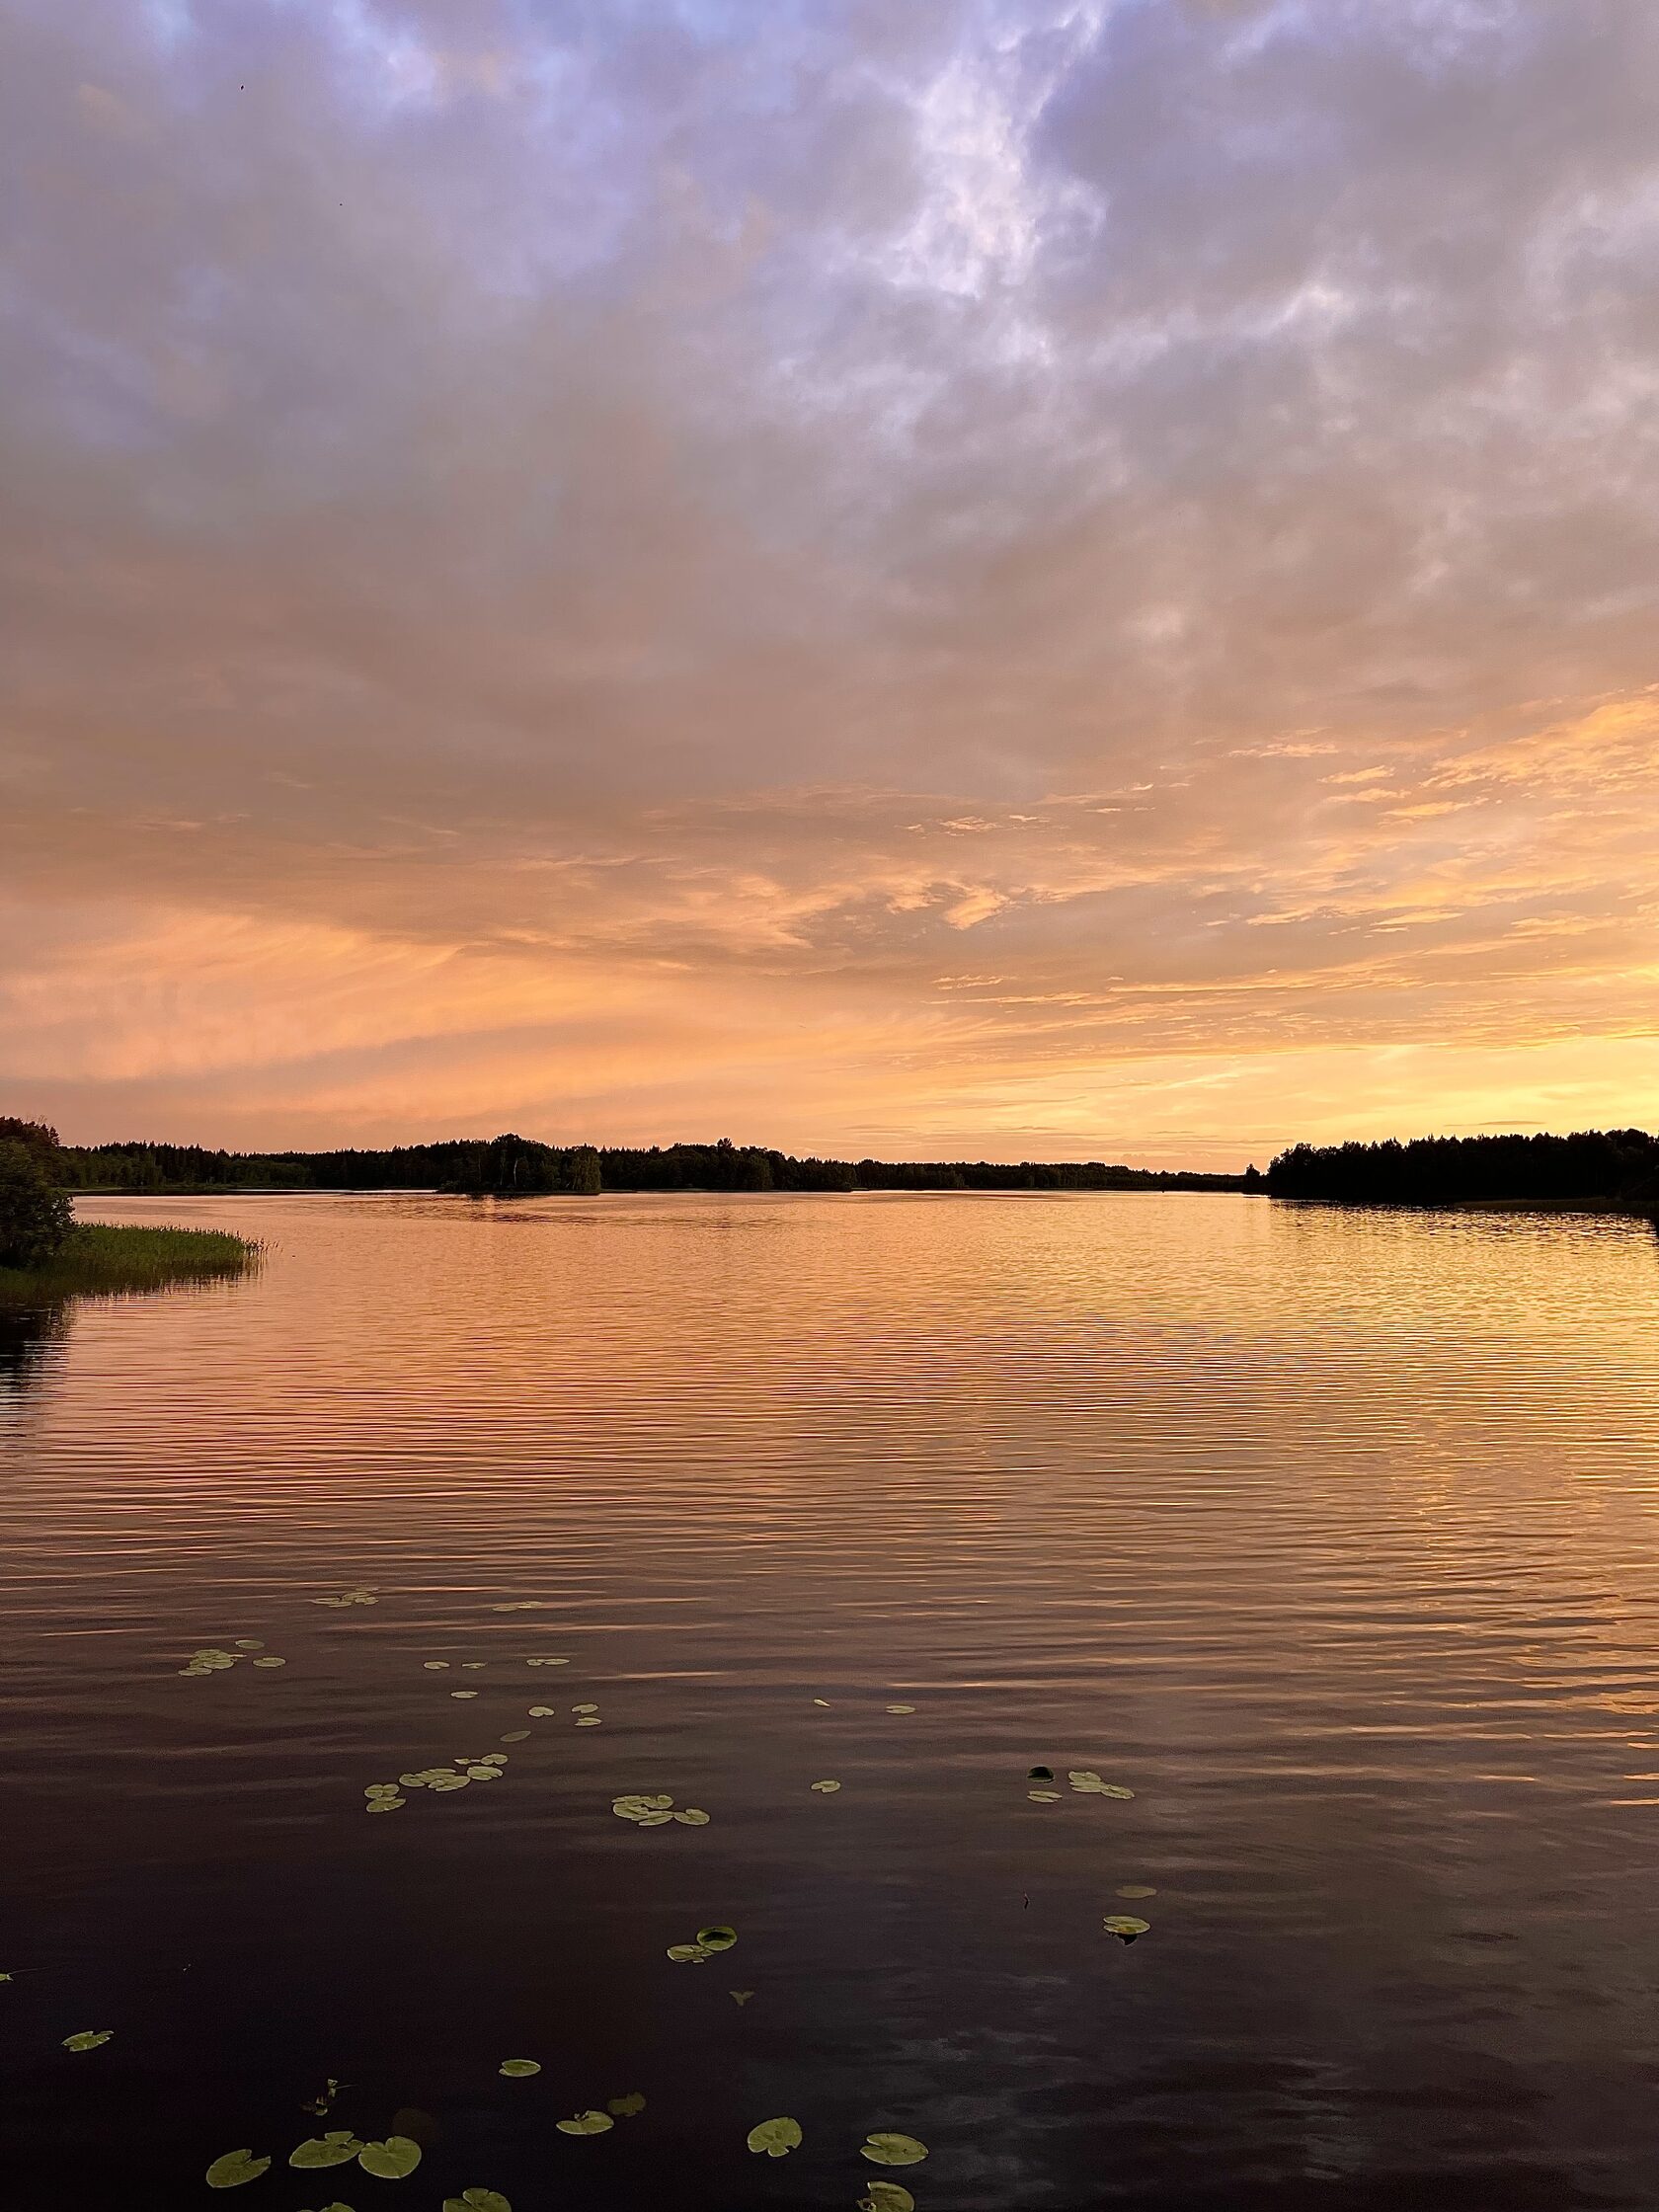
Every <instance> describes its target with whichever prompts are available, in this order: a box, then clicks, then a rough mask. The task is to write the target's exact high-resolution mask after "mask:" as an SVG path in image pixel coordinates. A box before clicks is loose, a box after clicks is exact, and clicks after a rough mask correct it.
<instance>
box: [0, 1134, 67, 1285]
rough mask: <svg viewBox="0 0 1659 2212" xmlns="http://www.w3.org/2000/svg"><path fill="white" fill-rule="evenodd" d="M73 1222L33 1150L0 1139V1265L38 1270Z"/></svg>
mask: <svg viewBox="0 0 1659 2212" xmlns="http://www.w3.org/2000/svg"><path fill="white" fill-rule="evenodd" d="M74 1222H75V1216H74V1211H73V1209H72V1208H71V1206H70V1204H69V1200H68V1197H67V1195H66V1194H65V1193H64V1192H63V1191H60V1190H59V1189H58V1188H57V1187H56V1185H55V1184H54V1183H53V1181H52V1179H51V1176H50V1175H49V1174H48V1173H47V1171H46V1167H45V1164H44V1161H43V1159H42V1157H41V1155H40V1151H39V1149H38V1148H37V1147H36V1146H32V1145H27V1144H22V1143H20V1142H19V1141H18V1140H17V1139H16V1138H7V1139H4V1140H0V1267H24V1268H37V1267H44V1266H45V1265H46V1264H47V1262H48V1261H49V1260H51V1259H52V1257H53V1256H54V1254H56V1253H57V1252H59V1251H60V1250H61V1249H62V1247H63V1243H64V1239H65V1238H66V1237H67V1236H68V1234H69V1231H70V1229H71V1228H72V1227H73V1226H74Z"/></svg>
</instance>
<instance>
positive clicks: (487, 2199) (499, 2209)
mask: <svg viewBox="0 0 1659 2212" xmlns="http://www.w3.org/2000/svg"><path fill="white" fill-rule="evenodd" d="M443 2212H513V2207H512V2205H511V2204H509V2203H508V2201H507V2199H506V2197H504V2196H503V2195H502V2193H501V2191H500V2189H463V2190H462V2191H461V2193H460V2195H459V2196H446V2197H445V2198H444V2200H443Z"/></svg>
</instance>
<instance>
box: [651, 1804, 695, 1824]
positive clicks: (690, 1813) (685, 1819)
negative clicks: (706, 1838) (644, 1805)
mask: <svg viewBox="0 0 1659 2212" xmlns="http://www.w3.org/2000/svg"><path fill="white" fill-rule="evenodd" d="M673 1818H674V1819H675V1820H677V1821H678V1822H679V1823H680V1825H681V1826H682V1827H684V1828H706V1827H707V1826H708V1824H709V1816H708V1814H707V1813H705V1812H704V1810H703V1808H702V1807H701V1805H687V1806H686V1808H685V1810H684V1811H683V1812H680V1813H675V1814H674V1815H673ZM641 1825H642V1826H643V1825H644V1823H643V1822H642V1823H641Z"/></svg>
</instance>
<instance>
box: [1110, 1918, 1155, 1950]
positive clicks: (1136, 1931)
mask: <svg viewBox="0 0 1659 2212" xmlns="http://www.w3.org/2000/svg"><path fill="white" fill-rule="evenodd" d="M1100 1925H1101V1927H1102V1928H1103V1929H1105V1931H1106V1933H1107V1935H1108V1936H1116V1937H1117V1938H1118V1940H1119V1942H1120V1943H1133V1942H1134V1940H1135V1938H1136V1936H1145V1935H1146V1931H1147V1930H1148V1929H1149V1928H1150V1927H1151V1925H1152V1924H1151V1922H1150V1921H1149V1920H1137V1919H1136V1917H1135V1915H1134V1914H1133V1913H1108V1914H1107V1915H1106V1918H1105V1919H1104V1920H1103V1921H1102V1922H1101V1924H1100Z"/></svg>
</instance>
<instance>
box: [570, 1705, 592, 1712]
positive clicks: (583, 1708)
mask: <svg viewBox="0 0 1659 2212" xmlns="http://www.w3.org/2000/svg"><path fill="white" fill-rule="evenodd" d="M598 1709H599V1708H598V1706H597V1705H572V1707H571V1711H572V1712H597V1711H598Z"/></svg>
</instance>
